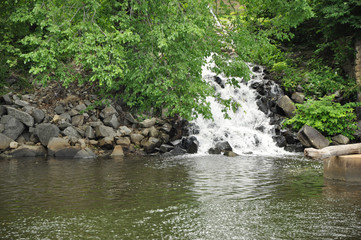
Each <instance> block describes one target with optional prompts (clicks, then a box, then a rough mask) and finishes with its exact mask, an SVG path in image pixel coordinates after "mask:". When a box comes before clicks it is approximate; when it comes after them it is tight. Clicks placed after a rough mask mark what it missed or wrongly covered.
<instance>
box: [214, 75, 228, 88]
mask: <svg viewBox="0 0 361 240" xmlns="http://www.w3.org/2000/svg"><path fill="white" fill-rule="evenodd" d="M214 81H215V82H216V83H217V84H218V85H219V86H220V87H221V88H224V87H225V85H224V82H223V81H222V79H221V78H220V77H218V76H214Z"/></svg>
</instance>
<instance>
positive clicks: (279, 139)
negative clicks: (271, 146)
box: [272, 135, 287, 147]
mask: <svg viewBox="0 0 361 240" xmlns="http://www.w3.org/2000/svg"><path fill="white" fill-rule="evenodd" d="M272 139H273V141H274V142H276V145H277V146H278V147H284V146H286V145H287V140H286V138H285V137H284V136H282V135H278V136H272Z"/></svg>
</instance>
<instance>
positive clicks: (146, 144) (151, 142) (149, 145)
mask: <svg viewBox="0 0 361 240" xmlns="http://www.w3.org/2000/svg"><path fill="white" fill-rule="evenodd" d="M161 144H162V141H161V140H160V139H159V138H155V137H150V138H149V139H143V140H142V142H141V145H142V147H143V148H144V151H145V152H146V153H151V152H154V149H155V148H156V147H160V146H161Z"/></svg>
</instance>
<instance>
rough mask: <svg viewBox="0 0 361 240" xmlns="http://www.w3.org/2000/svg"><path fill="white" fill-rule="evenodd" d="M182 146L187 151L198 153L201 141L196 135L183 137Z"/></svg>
mask: <svg viewBox="0 0 361 240" xmlns="http://www.w3.org/2000/svg"><path fill="white" fill-rule="evenodd" d="M181 146H182V148H184V149H185V150H186V151H187V153H197V152H198V146H199V142H198V140H197V138H196V137H194V136H192V137H189V138H183V139H182V142H181Z"/></svg>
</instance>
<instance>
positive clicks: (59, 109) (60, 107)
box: [54, 104, 65, 115]
mask: <svg viewBox="0 0 361 240" xmlns="http://www.w3.org/2000/svg"><path fill="white" fill-rule="evenodd" d="M54 111H55V112H56V114H59V115H60V114H63V113H65V108H64V106H63V105H62V104H58V105H56V106H55V108H54Z"/></svg>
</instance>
